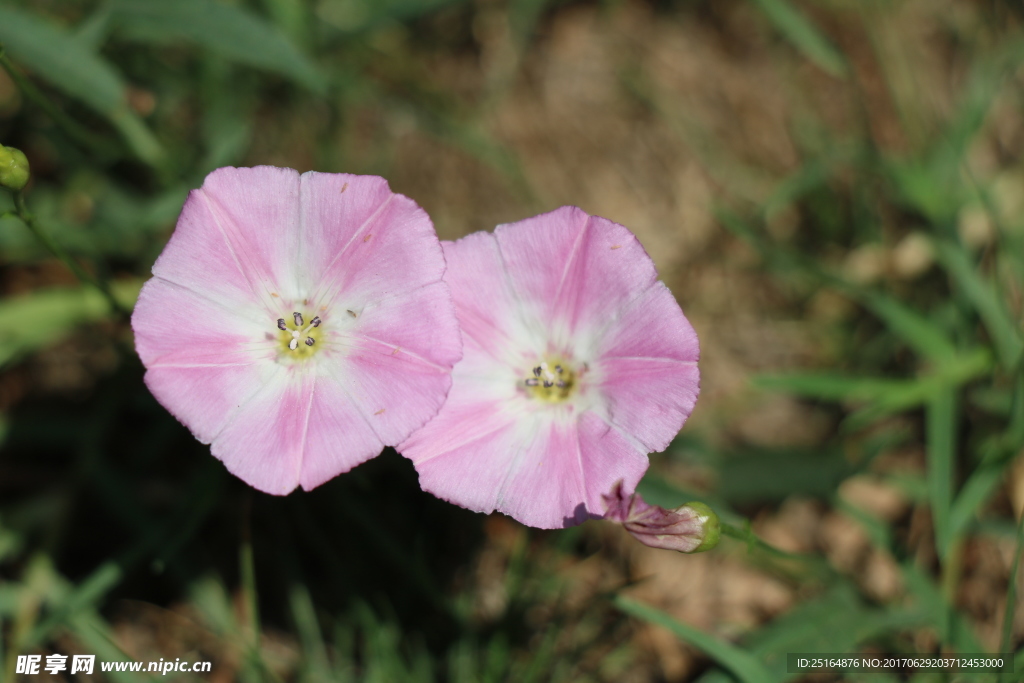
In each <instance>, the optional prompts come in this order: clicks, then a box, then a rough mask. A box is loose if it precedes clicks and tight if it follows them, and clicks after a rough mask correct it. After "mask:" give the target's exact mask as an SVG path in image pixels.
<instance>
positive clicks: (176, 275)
mask: <svg viewBox="0 0 1024 683" xmlns="http://www.w3.org/2000/svg"><path fill="white" fill-rule="evenodd" d="M298 225H299V175H298V173H296V172H295V171H293V170H291V169H285V168H274V167H272V166H258V167H256V168H230V167H229V168H220V169H217V170H216V171H213V172H212V173H210V175H208V176H207V177H206V180H205V181H204V183H203V186H202V187H201V188H199V189H198V190H194V191H193V192H191V193H190V194H189V197H188V200H187V201H186V202H185V207H184V208H183V209H182V213H181V217H180V218H179V219H178V224H177V227H176V228H175V230H174V234H173V235H172V236H171V239H170V241H169V242H168V243H167V247H166V248H165V249H164V251H163V253H162V254H161V255H160V258H159V259H157V262H156V264H155V265H154V266H153V274H154V275H156V276H157V277H161V278H164V279H166V280H169V281H171V282H174V283H176V284H179V285H181V286H183V287H186V288H188V289H192V290H193V291H197V292H201V293H203V294H204V295H206V296H209V297H210V298H213V299H215V300H217V301H223V302H225V303H228V304H230V303H234V302H257V303H260V304H261V305H262V306H264V307H265V308H266V309H267V310H273V309H274V308H275V303H274V299H275V298H277V297H283V298H286V299H287V298H295V297H296V296H297V293H298V290H297V282H296V275H295V255H296V251H297V238H298V234H299V230H298ZM275 295H276V297H275Z"/></svg>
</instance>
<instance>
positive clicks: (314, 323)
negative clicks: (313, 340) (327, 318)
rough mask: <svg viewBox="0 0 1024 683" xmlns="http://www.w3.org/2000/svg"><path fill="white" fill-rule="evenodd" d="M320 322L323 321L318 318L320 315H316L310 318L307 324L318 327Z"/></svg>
mask: <svg viewBox="0 0 1024 683" xmlns="http://www.w3.org/2000/svg"><path fill="white" fill-rule="evenodd" d="M321 322H323V321H321V320H320V316H317V317H315V318H313V319H312V320H310V321H309V324H310V325H312V326H313V327H320V323H321Z"/></svg>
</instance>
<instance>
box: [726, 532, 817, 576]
mask: <svg viewBox="0 0 1024 683" xmlns="http://www.w3.org/2000/svg"><path fill="white" fill-rule="evenodd" d="M722 535H723V536H728V537H729V538H735V539H736V540H738V541H743V542H744V543H746V544H747V546H748V547H750V548H757V549H758V550H761V551H764V552H766V553H768V554H769V555H773V556H775V557H777V558H779V559H783V560H797V561H799V562H808V563H810V564H814V565H817V566H818V567H823V568H824V569H826V570H827V571H828V573H832V567H831V566H830V565H829V564H828V562H826V561H825V560H823V559H822V558H820V557H817V556H815V555H807V554H805V553H791V552H787V551H785V550H782V549H780V548H776V547H775V546H773V545H772V544H771V543H768V542H767V541H764V540H762V539H761V537H760V536H758V535H757V534H755V533H754V532H753V531H751V529H750V526H749V522H748V523H747V526H745V527H744V528H742V529H741V528H739V527H736V526H733V525H732V524H729V523H727V522H722Z"/></svg>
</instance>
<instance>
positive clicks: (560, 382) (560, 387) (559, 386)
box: [555, 380, 565, 389]
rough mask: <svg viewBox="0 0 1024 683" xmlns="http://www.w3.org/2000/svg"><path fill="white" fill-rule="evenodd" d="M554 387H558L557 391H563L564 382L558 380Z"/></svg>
mask: <svg viewBox="0 0 1024 683" xmlns="http://www.w3.org/2000/svg"><path fill="white" fill-rule="evenodd" d="M555 386H556V387H558V388H559V389H565V382H563V381H562V380H558V381H557V382H555Z"/></svg>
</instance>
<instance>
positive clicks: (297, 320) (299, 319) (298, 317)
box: [292, 312, 302, 327]
mask: <svg viewBox="0 0 1024 683" xmlns="http://www.w3.org/2000/svg"><path fill="white" fill-rule="evenodd" d="M292 317H293V318H294V319H295V324H296V325H297V326H299V327H302V314H301V313H298V312H296V313H292Z"/></svg>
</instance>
